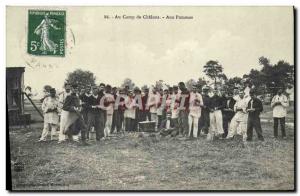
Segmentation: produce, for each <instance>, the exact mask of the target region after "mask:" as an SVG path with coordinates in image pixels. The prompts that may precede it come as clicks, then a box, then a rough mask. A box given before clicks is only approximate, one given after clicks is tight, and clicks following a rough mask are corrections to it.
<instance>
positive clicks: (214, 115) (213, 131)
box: [207, 89, 224, 140]
mask: <svg viewBox="0 0 300 196" xmlns="http://www.w3.org/2000/svg"><path fill="white" fill-rule="evenodd" d="M213 93H214V95H213V96H212V97H211V98H210V101H209V105H208V108H209V111H210V113H209V119H210V127H209V133H208V134H207V140H213V139H214V137H215V136H217V137H218V136H220V135H222V134H223V133H224V130H223V118H222V111H221V110H222V109H223V107H224V106H223V102H222V99H221V97H220V96H219V95H218V90H217V89H214V91H213Z"/></svg>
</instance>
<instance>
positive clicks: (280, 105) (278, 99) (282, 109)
mask: <svg viewBox="0 0 300 196" xmlns="http://www.w3.org/2000/svg"><path fill="white" fill-rule="evenodd" d="M288 106H289V102H288V98H287V97H286V96H285V95H284V94H282V89H279V90H278V91H277V94H276V95H275V96H274V97H273V99H272V102H271V107H272V109H273V118H274V137H275V138H277V137H278V123H279V122H280V127H281V133H282V138H286V133H285V117H286V114H287V111H286V108H287V107H288Z"/></svg>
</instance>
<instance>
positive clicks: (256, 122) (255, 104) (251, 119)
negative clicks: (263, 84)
mask: <svg viewBox="0 0 300 196" xmlns="http://www.w3.org/2000/svg"><path fill="white" fill-rule="evenodd" d="M249 94H250V97H251V99H250V101H249V102H248V106H247V112H248V122H247V141H251V140H252V136H253V128H254V129H255V131H256V133H257V137H258V139H259V140H261V141H264V137H263V135H262V129H261V125H260V117H259V115H260V113H261V112H262V111H263V105H262V102H261V100H259V99H258V98H257V97H256V96H255V92H254V90H253V89H251V90H250V93H249Z"/></svg>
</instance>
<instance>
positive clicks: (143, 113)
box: [141, 110, 151, 121]
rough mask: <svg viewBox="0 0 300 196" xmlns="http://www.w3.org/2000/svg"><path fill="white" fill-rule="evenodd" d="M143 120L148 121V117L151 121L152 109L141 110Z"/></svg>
mask: <svg viewBox="0 0 300 196" xmlns="http://www.w3.org/2000/svg"><path fill="white" fill-rule="evenodd" d="M141 118H142V119H141V120H142V121H146V120H147V119H148V120H149V121H151V113H150V111H149V110H148V111H141Z"/></svg>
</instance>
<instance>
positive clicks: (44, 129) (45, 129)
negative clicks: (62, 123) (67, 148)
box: [40, 123, 58, 140]
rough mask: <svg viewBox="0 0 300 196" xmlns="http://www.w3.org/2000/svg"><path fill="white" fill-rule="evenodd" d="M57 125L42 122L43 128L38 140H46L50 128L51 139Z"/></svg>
mask: <svg viewBox="0 0 300 196" xmlns="http://www.w3.org/2000/svg"><path fill="white" fill-rule="evenodd" d="M57 127H58V126H57V125H56V124H51V123H44V128H43V132H42V136H41V138H40V140H46V138H47V135H48V133H49V130H50V129H51V140H52V139H53V136H54V135H56V130H57Z"/></svg>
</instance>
